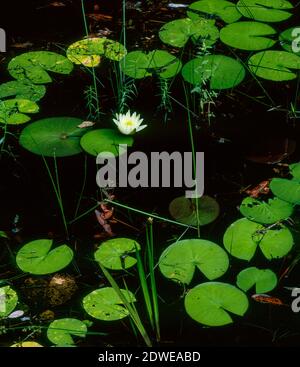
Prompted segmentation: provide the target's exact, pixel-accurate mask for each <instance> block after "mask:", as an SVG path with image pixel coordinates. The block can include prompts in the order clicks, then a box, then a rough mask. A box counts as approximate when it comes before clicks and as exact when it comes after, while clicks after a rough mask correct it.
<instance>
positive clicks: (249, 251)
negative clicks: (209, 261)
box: [223, 218, 294, 261]
mask: <svg viewBox="0 0 300 367" xmlns="http://www.w3.org/2000/svg"><path fill="white" fill-rule="evenodd" d="M223 243H224V247H225V248H226V250H227V251H228V252H229V253H230V254H231V255H232V256H234V257H236V258H238V259H241V260H247V261H250V260H251V259H252V258H253V257H254V255H255V253H256V250H257V247H259V248H260V250H261V251H262V253H263V254H264V256H265V257H266V258H267V259H268V260H272V259H276V258H281V257H284V256H285V255H287V254H288V253H289V251H290V250H291V249H292V247H293V244H294V239H293V236H292V233H291V232H290V230H289V229H288V228H287V227H285V226H284V225H282V224H280V225H278V226H276V227H272V228H268V227H265V226H263V225H262V224H259V223H255V222H252V221H250V220H248V219H247V218H242V219H239V220H237V221H235V222H233V223H232V224H231V225H230V226H229V227H228V228H227V229H226V231H225V234H224V237H223Z"/></svg>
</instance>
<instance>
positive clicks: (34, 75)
mask: <svg viewBox="0 0 300 367" xmlns="http://www.w3.org/2000/svg"><path fill="white" fill-rule="evenodd" d="M72 70H73V64H72V63H71V61H69V60H68V59H67V58H66V57H65V56H62V55H59V54H57V53H55V52H50V51H32V52H26V53H24V54H21V55H19V56H17V57H14V58H13V59H12V60H11V61H10V62H9V64H8V71H9V73H10V75H11V76H12V77H14V78H15V79H18V80H23V79H28V80H30V81H31V82H32V83H35V84H45V83H50V82H51V81H52V78H51V76H50V75H49V74H48V72H47V71H52V72H53V73H59V74H70V73H71V71H72Z"/></svg>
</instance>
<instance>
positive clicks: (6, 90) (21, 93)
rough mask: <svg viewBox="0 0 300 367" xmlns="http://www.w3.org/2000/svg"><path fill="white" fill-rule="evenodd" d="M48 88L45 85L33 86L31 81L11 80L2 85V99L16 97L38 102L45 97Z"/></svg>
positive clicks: (0, 92)
mask: <svg viewBox="0 0 300 367" xmlns="http://www.w3.org/2000/svg"><path fill="white" fill-rule="evenodd" d="M45 93H46V87H45V86H44V85H38V84H33V83H31V82H30V81H29V80H26V79H24V80H11V81H10V82H7V83H3V84H1V85H0V99H3V98H7V97H16V98H17V99H27V100H30V101H33V102H37V101H39V100H40V99H42V98H43V97H44V95H45Z"/></svg>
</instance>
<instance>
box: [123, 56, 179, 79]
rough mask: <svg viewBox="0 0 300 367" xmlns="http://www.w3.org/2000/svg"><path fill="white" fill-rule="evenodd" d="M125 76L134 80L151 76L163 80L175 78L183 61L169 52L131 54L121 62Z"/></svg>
mask: <svg viewBox="0 0 300 367" xmlns="http://www.w3.org/2000/svg"><path fill="white" fill-rule="evenodd" d="M120 66H121V69H122V71H123V72H124V74H126V75H128V76H130V77H131V78H134V79H142V78H146V77H147V76H151V75H158V76H159V77H161V78H166V79H167V78H173V77H174V76H175V75H177V74H178V73H179V71H180V69H181V67H182V64H181V61H180V60H179V59H177V57H175V56H173V55H172V54H170V53H169V52H167V51H162V50H154V51H151V52H149V53H144V52H142V51H132V52H129V53H128V54H127V55H126V56H125V58H124V59H123V60H122V61H121V62H120Z"/></svg>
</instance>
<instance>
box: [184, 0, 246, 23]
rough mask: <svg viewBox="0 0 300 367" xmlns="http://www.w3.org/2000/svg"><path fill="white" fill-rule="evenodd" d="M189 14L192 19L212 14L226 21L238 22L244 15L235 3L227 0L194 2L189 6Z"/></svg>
mask: <svg viewBox="0 0 300 367" xmlns="http://www.w3.org/2000/svg"><path fill="white" fill-rule="evenodd" d="M187 15H188V17H189V18H191V19H199V17H205V16H206V17H207V16H212V17H214V18H220V19H222V20H223V21H224V22H226V23H233V22H236V21H238V20H239V19H240V18H241V17H242V15H241V13H240V12H239V11H238V10H237V8H236V6H235V4H234V3H232V2H231V1H225V0H201V1H196V2H193V3H192V4H191V5H190V6H189V7H188V10H187Z"/></svg>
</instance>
